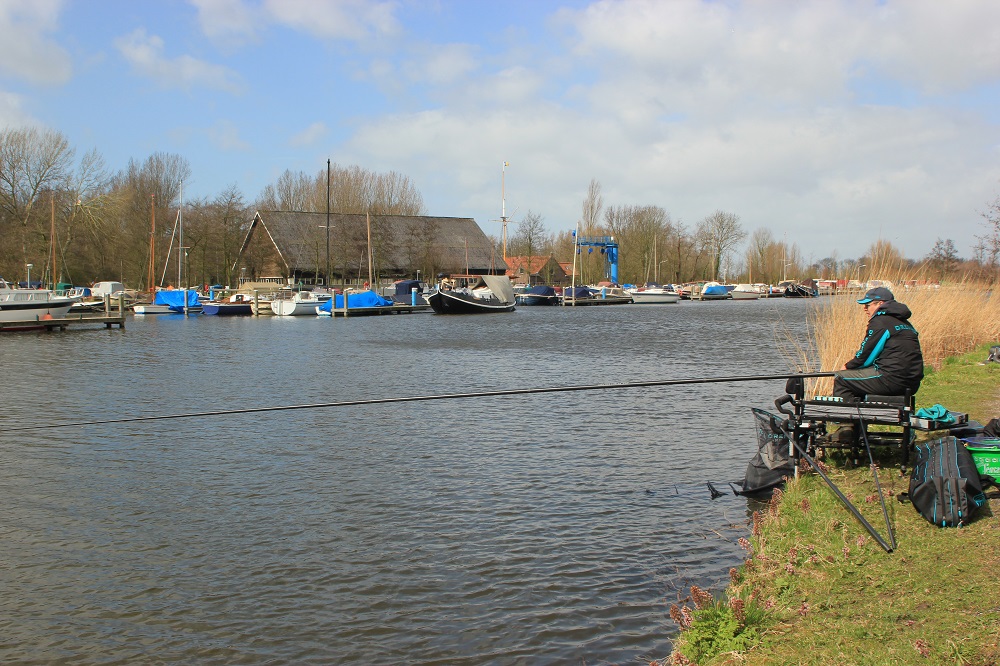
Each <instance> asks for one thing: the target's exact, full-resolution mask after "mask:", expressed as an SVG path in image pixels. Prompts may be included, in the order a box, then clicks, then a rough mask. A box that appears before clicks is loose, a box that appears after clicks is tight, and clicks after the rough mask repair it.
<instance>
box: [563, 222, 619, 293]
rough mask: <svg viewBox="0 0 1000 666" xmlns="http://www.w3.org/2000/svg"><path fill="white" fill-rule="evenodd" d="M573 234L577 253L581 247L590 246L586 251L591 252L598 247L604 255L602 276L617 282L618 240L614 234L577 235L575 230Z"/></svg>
mask: <svg viewBox="0 0 1000 666" xmlns="http://www.w3.org/2000/svg"><path fill="white" fill-rule="evenodd" d="M573 236H575V237H576V248H577V249H576V252H577V254H579V253H580V248H581V247H587V248H590V249H589V250H588V252H593V251H594V248H595V247H596V248H600V250H601V254H603V255H604V263H605V266H604V277H606V278H607V279H608V280H610V281H611V282H614V283H615V284H618V241H616V240H615V239H614V236H577V235H576V232H575V231H574V232H573Z"/></svg>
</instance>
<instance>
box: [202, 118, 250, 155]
mask: <svg viewBox="0 0 1000 666" xmlns="http://www.w3.org/2000/svg"><path fill="white" fill-rule="evenodd" d="M208 138H209V140H210V141H211V142H212V145H213V146H215V147H216V148H218V149H219V150H224V151H226V152H230V151H239V152H245V151H248V150H250V144H249V143H248V142H246V141H244V140H243V139H242V138H240V132H239V129H238V128H237V127H236V126H235V125H234V124H233V123H232V122H230V121H228V120H223V121H220V122H218V123H216V124H215V125H213V126H212V127H210V128H209V129H208Z"/></svg>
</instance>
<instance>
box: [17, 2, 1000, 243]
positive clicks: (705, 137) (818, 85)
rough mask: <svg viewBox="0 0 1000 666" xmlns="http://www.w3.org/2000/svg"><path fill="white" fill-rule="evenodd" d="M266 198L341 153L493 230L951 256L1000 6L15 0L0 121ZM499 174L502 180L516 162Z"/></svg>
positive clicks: (976, 216)
mask: <svg viewBox="0 0 1000 666" xmlns="http://www.w3.org/2000/svg"><path fill="white" fill-rule="evenodd" d="M24 126H38V127H44V128H51V129H54V130H57V131H59V132H62V133H63V134H64V135H65V136H66V137H67V138H68V139H69V141H70V144H71V145H72V146H73V147H74V148H75V149H76V150H77V155H78V156H82V155H83V153H85V152H86V151H88V150H90V149H92V148H95V149H97V150H98V152H99V153H100V154H101V155H102V156H103V157H104V160H105V162H106V164H107V166H108V167H109V168H110V169H112V170H116V171H117V170H119V169H124V168H125V167H126V166H127V165H128V162H129V160H130V159H131V160H136V161H137V162H142V161H143V160H145V159H146V158H147V157H149V156H150V155H152V154H153V153H156V152H165V153H171V154H176V155H179V156H181V157H183V158H185V159H186V160H187V161H188V162H189V164H190V166H191V169H192V177H191V180H190V182H188V183H186V184H185V192H186V197H187V196H190V197H195V198H207V199H212V198H214V197H215V196H217V195H219V194H221V193H222V191H223V190H224V189H226V188H227V187H230V186H232V185H235V186H237V187H238V188H239V190H240V191H241V192H242V193H243V194H244V196H245V198H246V199H247V201H250V202H252V201H253V200H254V199H255V198H256V197H257V195H258V194H259V193H260V192H261V190H262V189H263V188H264V187H265V186H267V185H268V184H271V183H273V182H275V181H276V179H277V178H278V177H279V176H280V175H281V174H282V173H283V172H284V171H286V170H291V171H293V172H298V171H301V172H305V173H307V174H309V175H314V174H316V173H318V172H320V171H324V170H325V169H326V161H327V159H330V160H332V162H333V163H334V164H338V165H341V166H349V165H358V166H360V167H363V168H365V169H368V170H371V171H375V172H388V171H395V172H398V173H400V174H403V175H405V176H407V177H408V178H409V179H410V181H411V182H412V183H413V185H414V186H415V187H416V188H417V189H418V190H419V191H420V192H421V193H422V195H423V198H424V203H425V206H426V209H427V214H429V215H433V216H450V217H472V218H474V219H475V220H476V221H477V222H478V223H479V226H480V227H482V228H483V230H484V231H485V232H486V233H488V234H491V235H494V236H499V235H500V229H501V225H500V222H499V220H500V218H501V216H502V214H503V213H504V212H506V215H507V217H509V218H510V219H511V226H510V227H508V232H509V233H513V231H514V229H515V228H516V226H515V225H516V222H517V221H519V220H520V219H522V218H523V217H524V216H525V215H527V214H528V213H534V214H536V215H538V216H540V217H541V218H542V220H543V222H544V224H545V227H546V228H547V229H548V230H549V231H550V232H560V231H568V230H571V229H573V228H574V227H575V226H576V224H577V222H578V220H579V219H580V216H581V211H582V204H583V201H584V199H585V197H586V194H587V189H588V186H589V184H590V182H591V180H597V181H598V182H599V183H600V185H601V188H602V193H603V197H604V203H605V206H647V205H653V206H660V207H661V208H663V209H664V210H666V211H667V212H668V213H669V214H670V216H671V219H672V220H673V221H674V222H679V223H681V224H684V225H686V227H687V228H689V229H693V228H694V227H695V226H696V225H697V224H698V222H699V221H701V220H703V219H704V218H706V217H707V216H709V215H712V214H713V213H714V212H716V211H720V210H721V211H724V212H727V213H732V214H735V215H737V216H739V219H740V223H741V224H742V226H743V228H744V229H745V230H746V231H747V232H748V233H750V232H753V231H754V230H756V229H758V228H762V227H763V228H768V229H770V230H771V232H772V234H773V235H774V237H775V239H776V240H778V241H782V240H785V241H787V242H788V243H789V244H790V245H791V244H795V245H796V246H797V247H798V248H799V250H800V252H801V254H802V256H803V258H805V259H812V260H819V259H822V258H826V257H836V258H839V259H850V258H857V257H860V256H861V255H862V254H863V253H864V252H865V250H866V249H867V248H868V247H869V246H870V245H871V244H872V243H874V242H875V241H876V240H877V239H880V238H881V239H884V240H888V241H889V242H891V243H892V244H893V245H895V246H896V247H898V248H899V249H901V250H902V251H903V253H904V254H905V255H906V256H908V257H910V258H913V259H919V258H921V257H923V256H925V255H926V254H927V253H928V252H930V250H931V248H932V247H933V245H934V243H935V241H936V240H937V239H939V238H940V239H950V240H952V241H953V242H954V243H955V246H956V248H957V250H958V253H959V255H960V256H962V257H969V256H971V255H972V251H973V245H974V243H975V240H976V238H975V237H976V236H977V235H983V234H985V233H986V232H987V228H986V226H985V224H984V219H983V213H984V212H985V211H987V210H988V209H989V208H990V206H991V204H993V202H994V201H996V200H997V197H998V196H1000V3H998V2H995V1H993V0H980V1H970V0H949V1H948V2H941V1H940V0H881V1H875V0H867V1H866V0H812V1H810V0H800V1H792V0H787V1H782V0H753V1H741V0H728V1H722V0H720V1H698V0H676V1H673V0H650V1H644V0H633V1H622V2H612V1H594V2H586V1H582V0H579V1H578V0H566V1H561V2H560V1H555V0H553V1H547V0H507V1H505V2H498V1H497V0H385V1H384V0H188V1H183V0H155V1H142V2H136V1H135V0H31V2H30V3H29V2H27V1H25V0H0V127H2V128H17V127H24ZM504 163H508V164H509V166H506V167H505V166H504Z"/></svg>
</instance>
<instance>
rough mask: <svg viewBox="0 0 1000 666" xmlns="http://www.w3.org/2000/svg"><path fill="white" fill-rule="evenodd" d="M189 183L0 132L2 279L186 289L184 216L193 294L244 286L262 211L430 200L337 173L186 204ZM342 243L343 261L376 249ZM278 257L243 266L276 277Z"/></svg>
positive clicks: (396, 210) (391, 182) (263, 255)
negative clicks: (253, 229)
mask: <svg viewBox="0 0 1000 666" xmlns="http://www.w3.org/2000/svg"><path fill="white" fill-rule="evenodd" d="M190 177H191V166H190V164H189V163H188V161H187V160H186V159H184V158H183V157H181V156H179V155H173V154H168V153H154V154H152V155H150V156H149V157H147V158H146V159H144V160H142V161H138V160H134V159H133V160H129V163H128V165H127V166H126V167H125V168H124V169H122V170H119V171H113V170H111V169H109V168H108V167H107V165H106V163H105V161H104V159H103V158H102V157H101V155H100V154H99V153H98V152H97V151H96V150H91V151H88V152H87V153H85V154H83V155H82V156H80V157H79V158H78V157H77V153H76V150H75V149H73V148H72V147H71V146H70V143H69V141H68V140H67V138H66V137H65V136H64V135H63V134H62V133H60V132H57V131H54V130H47V129H37V128H17V129H5V130H2V131H0V275H2V276H6V277H7V278H8V279H9V280H11V281H14V280H18V279H21V278H20V276H22V275H25V269H26V265H27V264H32V265H33V267H34V268H33V270H32V280H33V281H35V280H36V279H37V280H40V281H42V282H43V283H45V284H56V283H67V284H76V285H84V284H90V283H92V282H95V281H98V280H109V279H118V280H120V281H122V282H124V283H125V284H126V285H128V286H130V287H133V288H136V289H140V290H145V289H149V288H150V287H151V285H150V277H149V276H150V272H151V269H152V272H153V273H154V275H155V278H154V282H155V284H157V285H159V284H161V283H167V282H169V283H173V282H176V275H177V273H176V272H175V271H174V270H173V269H172V268H169V269H168V268H167V266H166V259H167V258H168V251H169V250H170V248H171V245H172V246H173V254H171V255H170V256H171V257H172V261H176V257H177V252H178V247H179V239H177V238H172V236H173V233H174V231H175V230H176V222H177V216H178V215H179V214H180V211H181V209H182V205H183V233H184V251H185V253H186V257H187V259H186V262H185V263H186V266H187V268H186V269H185V274H184V280H185V281H186V282H187V284H189V285H193V284H215V283H219V284H226V285H232V284H235V283H236V281H237V278H238V276H236V275H233V268H234V263H235V261H236V258H237V256H238V254H239V251H240V248H241V246H242V243H243V240H244V238H245V236H246V233H247V230H248V226H249V223H250V222H251V220H252V219H253V215H254V211H257V210H269V211H270V210H275V211H276V210H282V211H307V212H325V211H326V210H327V200H328V199H329V202H330V204H329V206H330V209H331V210H333V211H336V212H340V213H366V212H368V213H372V214H374V215H379V214H386V215H422V214H424V203H423V197H422V195H421V194H420V192H419V191H418V190H417V189H416V188H415V187H414V186H413V184H412V182H411V181H410V180H409V178H407V177H406V176H404V175H401V174H398V173H396V172H389V173H375V172H372V171H369V170H367V169H363V168H361V167H358V166H340V165H336V164H330V165H328V168H327V169H319V170H317V172H316V173H315V174H313V175H308V174H305V173H302V172H292V171H285V172H284V173H283V174H282V175H281V176H279V177H278V178H277V180H276V181H275V182H274V183H272V184H270V185H267V186H266V187H265V188H264V189H263V191H262V192H261V193H260V195H259V196H258V197H257V198H256V199H255V200H253V201H249V200H248V199H247V197H246V195H244V193H243V192H242V191H241V190H240V188H239V187H238V186H237V185H235V184H233V185H229V186H228V187H226V188H225V189H224V190H223V191H222V192H221V193H219V194H218V195H217V196H215V197H214V198H211V199H208V198H188V199H185V198H184V194H183V186H184V183H185V182H186V181H188V180H190ZM154 225H155V229H156V231H155V235H154V232H153V229H154ZM298 231H299V233H301V234H303V235H308V236H309V238H308V241H309V242H310V243H311V244H313V245H316V246H319V245H320V244H322V243H324V238H325V230H324V229H320V228H316V229H302V230H298ZM300 240H301V239H300ZM337 243H338V250H339V249H342V246H343V245H344V244H345V243H350V244H352V245H358V244H360V243H366V239H358V238H353V237H352V238H349V239H345V238H338V239H337ZM151 249H152V254H151ZM273 252H274V250H273V248H270V247H268V245H267V244H266V243H255V244H254V245H253V246H252V247H251V248H248V254H247V255H246V262H245V263H246V265H251V266H263V265H266V264H267V263H268V261H269V260H270V259H271V258H270V257H269V256H268V255H269V254H270V253H273ZM351 254H352V256H353V254H355V252H354V251H353V249H352V250H351ZM53 265H54V266H53Z"/></svg>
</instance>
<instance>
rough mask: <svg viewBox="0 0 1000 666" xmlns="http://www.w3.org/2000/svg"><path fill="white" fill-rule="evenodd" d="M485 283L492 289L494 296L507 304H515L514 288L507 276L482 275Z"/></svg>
mask: <svg viewBox="0 0 1000 666" xmlns="http://www.w3.org/2000/svg"><path fill="white" fill-rule="evenodd" d="M480 277H481V278H482V279H483V282H485V283H486V286H487V287H489V288H490V291H492V292H493V295H494V296H496V297H497V298H499V299H500V300H501V301H503V302H505V303H513V302H514V287H513V285H511V283H510V278H509V277H507V276H506V275H481V276H480Z"/></svg>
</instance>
